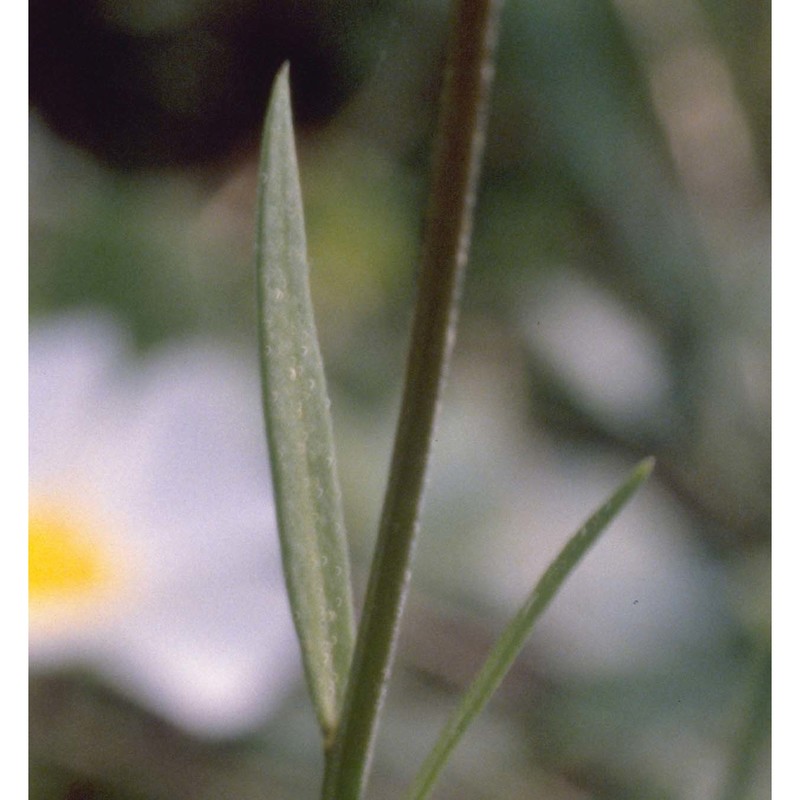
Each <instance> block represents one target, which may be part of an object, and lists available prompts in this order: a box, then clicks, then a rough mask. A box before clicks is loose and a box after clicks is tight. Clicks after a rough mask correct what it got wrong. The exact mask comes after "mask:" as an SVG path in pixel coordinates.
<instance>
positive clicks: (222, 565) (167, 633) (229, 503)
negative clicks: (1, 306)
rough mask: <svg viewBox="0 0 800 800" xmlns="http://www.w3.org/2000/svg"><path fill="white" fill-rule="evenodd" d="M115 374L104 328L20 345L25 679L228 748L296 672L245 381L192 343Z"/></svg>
mask: <svg viewBox="0 0 800 800" xmlns="http://www.w3.org/2000/svg"><path fill="white" fill-rule="evenodd" d="M125 358H126V352H125V340H124V337H123V335H122V333H121V331H120V330H119V328H118V327H117V326H116V325H114V324H113V322H112V321H111V320H109V319H108V318H106V317H98V316H87V315H84V316H70V317H63V318H58V319H54V320H51V321H49V322H46V323H44V324H39V325H36V326H34V327H33V329H32V330H31V334H30V350H29V372H30V385H29V406H30V417H29V421H30V506H29V508H30V510H29V520H30V522H29V560H30V565H29V618H30V635H29V643H30V658H31V666H32V668H33V669H34V670H49V669H57V668H59V667H65V666H74V665H80V666H84V667H87V668H89V669H91V670H93V671H94V672H95V673H96V674H97V675H98V676H100V677H102V678H103V679H105V680H106V681H107V682H109V683H111V684H113V685H115V686H116V687H118V688H119V689H120V690H121V691H122V692H124V693H125V694H127V695H128V696H130V697H131V698H132V699H134V700H136V701H138V702H139V703H140V704H141V705H142V706H144V707H146V708H148V709H149V710H151V711H154V712H156V713H157V714H160V715H162V716H163V717H165V718H166V719H169V720H170V721H172V722H173V723H175V724H176V725H178V726H180V727H182V728H184V729H185V730H188V731H189V732H192V733H195V734H200V735H210V736H233V735H238V734H241V733H244V732H246V731H247V730H248V729H251V728H253V727H255V726H257V725H259V724H260V723H261V722H263V721H264V719H265V718H266V716H267V715H268V714H269V712H270V711H271V710H273V709H274V708H275V707H276V705H277V704H278V703H279V702H280V701H281V700H282V699H283V698H284V697H285V695H286V694H287V692H288V691H289V690H290V688H291V687H292V686H293V685H294V682H295V679H296V678H297V677H298V674H299V669H300V667H299V657H298V650H297V644H296V639H295V634H294V629H293V626H292V621H291V616H290V613H289V608H288V603H287V600H286V595H285V588H284V583H283V577H282V573H281V566H280V555H279V548H278V539H277V532H276V527H275V515H274V508H273V503H272V498H271V494H270V491H269V469H268V466H267V455H266V446H265V443H264V433H263V423H262V422H261V419H260V413H259V400H258V398H259V389H258V381H257V374H254V370H251V369H248V368H247V367H246V366H245V365H244V364H243V363H242V362H241V361H240V360H239V359H238V358H237V355H236V354H235V353H231V352H228V351H225V350H223V349H221V348H220V347H219V346H215V345H211V344H208V343H195V344H192V345H185V346H182V347H177V346H175V347H173V348H170V349H166V350H163V351H162V352H161V353H160V354H158V355H154V356H150V357H148V358H147V359H145V360H142V361H140V362H138V363H135V362H132V361H131V360H130V359H129V360H128V361H127V362H126V360H125Z"/></svg>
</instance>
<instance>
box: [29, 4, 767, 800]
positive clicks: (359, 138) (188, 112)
mask: <svg viewBox="0 0 800 800" xmlns="http://www.w3.org/2000/svg"><path fill="white" fill-rule="evenodd" d="M447 13H448V9H447V4H446V3H445V2H443V0H412V1H411V2H406V3H399V2H396V0H340V1H339V2H333V1H332V0H300V1H298V0H291V1H290V0H271V1H270V2H267V0H224V1H223V2H219V0H217V1H216V2H210V0H170V2H164V1H163V0H137V2H135V3H125V4H120V3H115V2H110V1H109V0H70V1H69V2H54V0H31V2H30V5H29V24H30V50H29V52H30V61H29V69H30V108H31V111H30V127H29V133H30V217H29V219H30V275H29V286H30V289H29V292H30V294H29V297H30V313H31V323H32V324H33V325H35V324H36V323H37V322H39V321H44V320H46V319H48V318H50V317H51V316H52V315H54V314H56V313H59V312H62V311H64V310H73V309H81V310H83V309H87V308H92V309H102V310H103V311H104V312H107V313H111V314H113V315H114V316H115V317H116V318H117V319H118V320H119V321H120V323H121V324H123V325H125V326H126V327H127V328H128V329H129V330H131V331H132V332H133V335H134V338H135V342H136V346H137V347H138V348H139V349H140V351H141V352H142V353H147V352H149V351H151V350H154V349H157V348H159V347H162V346H164V345H167V344H170V343H175V342H179V341H182V340H183V339H185V338H186V337H187V336H189V335H193V334H197V333H199V332H202V333H203V334H204V335H206V336H210V337H214V338H215V339H217V340H219V341H220V342H224V343H225V344H226V346H231V347H235V348H237V349H238V350H240V351H243V352H245V353H246V354H247V356H248V357H249V358H250V359H251V362H252V368H253V370H254V371H255V370H257V360H256V347H255V339H256V326H255V300H254V276H253V266H252V259H251V256H252V247H253V246H252V235H253V215H254V202H255V190H256V177H257V152H258V140H259V135H260V128H261V125H262V121H263V115H264V110H265V106H266V98H267V95H268V91H269V87H270V84H271V80H272V78H273V76H274V73H275V71H276V69H277V67H278V66H279V65H280V64H281V63H282V62H283V61H284V60H287V59H288V60H289V61H290V62H291V76H292V85H293V93H294V98H293V99H294V103H295V111H296V115H297V130H298V148H299V160H300V170H301V177H302V182H303V190H304V196H305V204H306V217H307V219H306V221H307V226H308V235H309V251H310V259H311V270H312V272H311V281H312V292H313V297H314V302H315V307H316V313H317V323H318V329H319V334H320V340H321V347H322V350H323V355H324V358H325V366H326V372H327V375H328V381H329V390H330V393H331V397H332V401H333V405H332V409H333V416H334V427H335V433H336V438H337V446H338V458H339V469H340V477H341V480H342V483H343V492H344V498H345V511H346V517H347V522H348V528H349V534H350V538H351V550H352V556H353V560H354V569H355V575H354V579H355V582H356V589H357V596H358V597H360V596H361V594H360V593H361V590H362V589H363V586H364V583H365V578H366V575H365V573H366V570H367V568H368V565H369V557H370V553H371V547H372V543H373V541H374V535H375V530H376V526H377V517H378V514H379V509H380V502H381V497H382V491H383V487H384V482H385V476H386V471H387V467H388V460H389V448H390V444H391V439H392V436H393V433H394V423H395V418H396V413H397V409H398V402H399V393H400V380H401V377H402V371H403V369H402V367H403V363H404V358H405V350H406V345H407V332H408V327H409V321H410V315H411V309H412V302H413V298H414V277H415V270H416V260H417V252H418V248H419V239H420V233H421V227H422V218H423V212H424V206H425V193H426V186H427V180H428V171H429V159H430V145H431V136H432V132H433V128H434V123H435V114H436V102H437V98H438V92H439V88H440V81H441V73H442V66H443V58H444V47H445V34H446V27H447ZM770 58H771V56H770V5H769V3H768V2H766V0H726V2H719V0H669V2H656V0H589V1H588V2H587V1H586V0H584V1H583V2H577V0H538V2H523V0H507V2H506V7H505V11H504V17H503V22H502V27H501V37H500V42H499V50H498V68H497V80H496V87H495V93H494V97H493V102H492V114H491V119H490V124H489V131H488V145H487V151H486V159H485V165H484V170H483V180H482V187H481V191H480V196H479V203H478V209H477V219H476V227H475V233H474V240H473V249H472V257H471V262H470V266H469V270H468V278H467V283H466V287H465V296H464V306H463V313H462V317H461V323H460V329H459V338H458V343H457V348H456V354H455V361H454V364H453V368H452V372H451V374H450V377H449V381H448V386H447V390H446V395H445V403H444V407H443V416H442V423H441V426H440V429H439V433H438V436H437V442H436V450H435V453H434V461H433V466H432V476H431V480H430V483H429V495H428V500H427V505H426V512H425V516H424V520H423V530H422V536H421V541H420V546H419V549H418V555H417V569H416V572H415V576H414V580H413V584H412V593H411V598H410V603H409V609H408V615H407V617H406V621H405V625H404V628H403V634H402V639H401V645H400V652H399V656H398V663H397V668H396V670H395V675H394V678H393V682H392V686H391V690H390V694H389V697H388V701H387V708H386V714H385V717H384V723H383V727H382V729H381V733H380V740H379V745H378V750H377V754H376V762H375V773H374V777H373V780H372V784H371V795H370V796H372V797H381V798H393V797H399V796H400V795H401V792H402V790H403V788H404V787H405V786H406V785H407V784H408V782H409V780H410V778H411V777H412V776H413V774H414V772H415V770H416V768H417V766H418V765H419V763H420V762H421V759H422V758H423V756H424V755H425V753H426V751H427V749H428V748H429V747H430V745H431V744H432V742H433V740H434V738H435V735H436V733H437V731H438V729H439V728H440V727H441V725H442V724H443V722H444V720H445V719H446V716H447V714H448V712H449V710H450V709H451V708H452V707H453V706H454V704H455V701H456V698H457V697H458V695H459V693H460V691H461V690H462V689H463V688H464V687H465V686H466V685H467V684H468V682H469V681H470V679H471V677H472V676H473V675H474V673H475V672H476V670H477V669H478V667H479V665H480V664H481V663H482V659H483V657H484V655H485V653H486V652H487V649H488V648H489V647H490V645H491V643H492V642H493V641H494V638H495V637H496V636H497V634H498V633H499V631H500V630H501V628H502V626H503V624H504V622H505V620H506V619H508V617H509V616H510V614H511V613H513V611H514V610H515V608H516V607H517V606H518V605H519V603H521V601H522V600H523V598H524V597H525V595H526V593H527V591H528V590H529V588H530V587H531V586H532V584H533V583H534V581H535V580H536V579H537V578H538V576H539V575H540V573H541V572H542V570H543V569H544V568H545V567H546V566H547V564H548V563H549V560H550V559H551V558H552V557H553V556H554V555H555V553H556V552H557V551H558V548H559V546H560V545H561V544H562V543H563V542H564V541H565V540H566V539H567V537H568V536H569V535H571V533H572V532H573V531H574V530H575V529H576V528H577V527H578V525H580V523H581V522H582V521H583V520H584V518H585V517H586V516H587V515H588V514H589V513H590V512H591V511H592V510H593V508H594V507H595V506H597V505H598V504H599V503H601V502H602V501H603V500H604V498H605V496H606V495H607V494H608V493H609V492H610V491H611V490H612V489H613V487H614V486H615V485H616V484H617V483H618V482H619V480H620V479H621V478H622V476H623V475H624V474H625V473H626V472H627V471H628V470H629V469H630V468H631V467H632V466H633V465H634V464H635V462H636V461H637V460H638V459H639V458H641V457H642V456H644V455H647V454H650V453H652V454H655V456H656V457H657V470H656V473H655V476H654V479H652V480H651V482H650V484H649V485H648V486H647V487H646V489H645V490H644V491H643V492H642V493H641V495H640V496H639V497H637V499H636V500H635V502H634V503H633V504H632V505H631V506H630V508H629V509H627V510H626V511H625V512H624V513H623V515H622V516H621V518H620V519H619V520H618V521H617V522H616V523H615V524H614V526H613V527H612V528H611V529H610V531H609V533H608V534H607V536H606V537H605V538H604V539H602V540H601V542H600V543H599V545H598V546H597V547H596V548H595V550H593V551H592V552H591V553H590V554H589V556H588V557H587V558H586V560H585V562H584V563H583V564H582V565H581V567H580V568H579V569H578V570H577V571H576V573H575V574H574V576H572V577H571V578H570V581H569V584H568V585H567V586H566V587H565V589H564V591H563V593H562V594H561V595H560V596H559V597H558V598H557V599H556V601H555V602H554V604H553V605H552V607H551V608H550V609H549V610H548V612H547V614H546V616H545V618H544V619H543V620H542V623H541V625H540V626H539V627H538V628H537V629H536V631H535V633H534V635H533V637H532V639H531V641H530V643H529V645H528V646H527V647H526V649H525V651H524V653H523V656H522V657H521V659H520V661H519V662H518V664H517V665H516V666H515V667H514V668H513V669H512V671H511V673H510V675H509V677H508V679H507V680H506V682H505V683H504V685H503V687H502V689H501V691H500V692H499V694H498V695H497V696H496V698H495V699H494V700H493V702H492V704H491V706H490V707H489V709H488V710H487V711H486V712H485V713H484V714H483V715H482V716H481V717H480V719H479V721H478V722H477V723H476V725H475V727H474V729H473V730H472V732H471V733H470V734H469V735H468V737H467V738H466V739H465V740H464V742H463V744H462V746H461V747H460V749H459V750H458V751H457V752H456V755H455V756H454V759H453V761H452V763H451V765H450V767H449V768H448V770H447V771H446V773H445V775H444V777H443V779H442V781H441V784H440V788H439V789H438V793H437V794H436V796H437V797H440V798H442V799H443V800H445V799H446V798H454V799H455V798H460V799H461V800H473V798H474V799H475V800H479V799H481V798H487V799H488V798H501V797H502V798H536V797H542V798H548V800H562V799H563V800H573V799H574V800H578V799H579V798H602V799H603V800H605V799H606V798H607V799H608V800H622V799H624V798H631V799H633V798H636V799H637V800H651V799H652V800H655V799H656V798H659V799H660V798H664V800H673V799H674V800H690V799H692V800H693V799H695V798H696V799H697V800H700V798H720V800H723V798H733V797H741V798H748V800H759V799H763V798H767V797H769V794H770V792H769V785H770V784H769V711H768V705H769V655H768V653H769V640H770V609H769V598H770V185H769V176H770V166H771V165H770ZM30 697H31V705H30V764H31V772H30V787H31V788H30V796H31V797H33V798H41V800H50V798H54V799H55V798H63V797H65V796H68V795H69V796H71V797H74V798H77V797H97V798H119V799H120V800H128V799H129V798H130V799H133V798H137V799H138V798H152V799H153V800H160V799H161V798H164V800H183V799H185V800H204V798H209V800H211V798H221V797H237V798H239V800H248V799H249V798H253V799H254V800H255V798H302V797H315V796H316V794H317V792H318V786H319V780H320V774H321V773H320V768H321V758H320V755H319V742H318V740H317V738H318V737H317V733H316V729H315V727H314V720H313V712H312V710H311V706H310V703H309V701H308V700H307V698H306V696H305V693H304V689H303V686H302V680H301V677H300V676H299V675H298V680H297V689H296V691H295V692H294V693H292V694H291V696H290V697H289V699H288V700H287V701H286V702H285V703H284V704H283V706H282V707H281V709H280V710H279V712H277V713H275V714H273V715H272V716H270V718H268V719H264V720H263V724H262V725H260V726H259V727H258V729H257V730H256V731H255V732H253V731H248V732H247V733H243V734H242V735H241V736H233V737H227V738H225V739H220V738H204V737H202V736H198V735H189V734H188V733H186V732H184V731H182V730H181V729H180V728H179V727H177V726H173V725H172V724H171V723H170V721H169V720H165V719H159V718H158V717H157V716H155V715H153V714H150V713H149V712H146V711H144V710H143V709H140V708H138V707H137V706H136V705H135V704H133V703H131V702H129V701H128V700H126V699H123V698H122V697H120V696H118V695H117V693H116V692H115V690H114V687H113V686H110V685H106V684H105V683H103V682H102V681H98V680H96V679H95V678H94V677H93V676H92V675H91V674H88V675H86V674H83V673H81V674H80V675H76V674H73V673H72V672H54V671H52V670H50V671H47V672H40V671H37V670H35V669H34V671H33V673H32V676H31V695H30ZM743 753H744V755H743ZM750 763H752V764H753V765H754V766H753V769H752V770H751V771H748V769H747V768H746V767H747V765H748V764H750ZM737 770H741V777H739V776H738V773H737ZM745 773H747V775H746V776H745ZM731 776H733V777H731ZM729 784H730V785H729ZM731 786H732V787H733V788H731ZM737 792H738V793H737ZM70 793H71V794H70Z"/></svg>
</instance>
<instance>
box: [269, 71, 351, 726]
mask: <svg viewBox="0 0 800 800" xmlns="http://www.w3.org/2000/svg"><path fill="white" fill-rule="evenodd" d="M256 224H257V232H256V270H257V275H258V300H259V328H260V337H261V338H260V346H261V375H262V386H263V400H264V414H265V419H266V427H267V439H268V442H269V452H270V461H271V466H272V481H273V485H274V490H275V503H276V508H277V517H278V529H279V533H280V540H281V552H282V556H283V566H284V573H285V576H286V585H287V589H288V592H289V601H290V603H291V607H292V614H293V617H294V622H295V627H296V628H297V633H298V636H299V639H300V646H301V650H302V654H303V664H304V668H305V673H306V680H307V682H308V685H309V689H310V692H311V696H312V700H313V702H314V705H315V708H316V711H317V716H318V718H319V721H320V725H321V726H322V729H323V733H324V735H325V738H326V741H329V740H330V739H331V738H332V736H333V733H334V731H335V728H336V724H337V721H338V717H339V714H340V711H341V705H342V698H343V693H344V688H345V683H346V679H347V674H348V670H349V668H350V661H351V658H352V651H353V638H354V625H353V600H352V590H351V587H350V566H349V560H348V554H347V542H346V537H345V530H344V520H343V515H342V507H341V493H340V489H339V482H338V479H337V475H336V464H335V457H334V449H333V431H332V425H331V418H330V411H329V407H330V402H329V400H328V395H327V390H326V384H325V374H324V372H323V368H322V358H321V356H320V351H319V344H318V341H317V333H316V326H315V324H314V316H313V310H312V306H311V293H310V289H309V281H308V258H307V255H306V235H305V223H304V219H303V205H302V198H301V193H300V177H299V173H298V167H297V154H296V151H295V143H294V131H293V127H292V115H291V102H290V98H289V73H288V65H284V66H283V67H282V68H281V70H280V72H279V73H278V76H277V77H276V79H275V84H274V86H273V90H272V96H271V98H270V104H269V109H268V111H267V119H266V125H265V130H264V139H263V143H262V149H261V165H260V171H259V193H258V216H257V221H256Z"/></svg>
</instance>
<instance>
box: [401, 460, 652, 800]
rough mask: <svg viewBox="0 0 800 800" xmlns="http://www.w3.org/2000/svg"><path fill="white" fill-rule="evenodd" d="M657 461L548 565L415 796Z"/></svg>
mask: <svg viewBox="0 0 800 800" xmlns="http://www.w3.org/2000/svg"><path fill="white" fill-rule="evenodd" d="M653 464H654V461H653V459H652V458H647V459H645V460H644V461H642V462H641V463H640V464H639V465H638V466H637V467H636V469H634V470H633V472H632V473H631V474H630V476H629V477H628V479H627V480H626V481H625V482H624V483H623V484H622V485H621V486H620V487H619V489H617V491H616V492H615V493H614V494H613V495H612V496H611V498H610V499H609V500H608V501H607V502H606V503H605V504H604V505H603V506H601V507H600V508H599V509H598V510H597V511H595V513H594V514H593V515H592V516H591V517H590V518H589V520H588V521H587V522H586V523H584V525H583V527H581V528H580V530H579V531H578V532H577V533H576V534H575V535H574V536H573V537H572V538H571V539H570V540H569V541H568V542H567V544H566V546H565V547H564V549H563V550H562V551H561V552H560V553H559V555H558V556H557V557H556V559H555V561H553V563H552V564H551V565H550V566H549V567H548V568H547V571H546V572H545V573H544V575H542V577H541V578H540V580H539V582H538V583H537V584H536V586H535V587H534V589H533V591H532V592H531V593H530V595H529V596H528V599H527V600H526V601H525V604H524V605H523V606H522V608H521V609H520V610H519V611H518V612H517V614H516V616H515V617H514V618H513V619H512V620H511V622H510V623H509V624H508V626H507V627H506V629H505V630H504V631H503V633H502V635H501V636H500V638H499V639H498V641H497V643H496V644H495V646H494V648H492V650H491V652H490V653H489V655H488V657H487V659H486V661H485V663H484V665H483V667H482V668H481V671H480V672H479V673H478V676H477V677H476V678H475V680H474V681H473V682H472V685H471V686H470V687H469V689H467V691H466V693H465V694H464V696H463V698H462V700H461V702H460V704H459V706H458V708H457V709H456V710H455V712H454V713H453V715H452V716H451V717H450V720H449V721H448V723H447V724H446V725H445V727H444V730H443V731H442V733H441V735H440V736H439V739H438V741H437V742H436V744H435V746H434V748H433V750H431V752H430V754H429V755H428V757H427V758H426V759H425V762H424V763H423V765H422V768H421V769H420V771H419V774H418V775H417V777H416V779H415V780H414V783H413V785H412V787H411V790H410V791H409V794H408V797H409V798H410V799H412V798H413V800H423V798H426V797H428V795H429V794H430V791H431V789H432V788H433V785H434V783H435V782H436V779H437V778H438V777H439V773H440V772H441V770H442V768H443V767H444V765H445V764H446V762H447V759H448V758H449V757H450V754H451V753H452V751H453V749H454V748H455V746H456V745H457V744H458V742H459V741H460V740H461V737H462V736H463V735H464V733H465V731H466V730H467V728H468V727H469V725H470V723H471V722H472V721H473V720H474V719H475V717H476V716H477V715H478V714H479V713H480V711H481V710H482V709H483V707H484V706H485V705H486V703H487V702H488V701H489V699H490V698H491V696H492V695H493V694H494V692H495V690H496V689H497V687H498V686H499V685H500V683H501V681H502V680H503V678H504V677H505V675H506V673H507V672H508V670H509V669H510V668H511V665H512V664H513V663H514V660H515V659H516V657H517V656H518V655H519V652H520V650H521V649H522V646H523V644H524V643H525V640H526V639H527V638H528V636H529V634H530V632H531V629H532V628H533V625H534V623H535V622H536V620H537V619H538V618H539V616H540V615H541V613H542V612H543V611H544V609H545V608H546V607H547V606H548V604H549V603H550V601H551V600H552V599H553V597H554V596H555V594H556V592H557V591H558V590H559V589H560V588H561V584H562V583H563V582H564V580H565V579H566V578H567V576H568V575H569V574H570V573H571V572H572V570H573V569H574V568H575V566H576V565H577V564H578V562H579V561H580V559H581V558H582V556H583V555H584V554H585V553H586V551H587V550H588V549H589V547H591V545H592V544H593V543H594V542H595V541H596V540H597V538H598V536H599V535H600V534H601V533H602V532H603V530H604V529H605V528H606V526H607V525H608V524H609V523H610V522H611V520H612V519H614V517H615V516H616V515H617V514H618V513H619V511H620V510H621V509H622V507H623V506H624V505H625V503H627V502H628V500H629V499H630V498H631V496H632V495H633V493H634V492H635V491H636V490H637V489H638V488H639V486H641V484H642V483H644V481H645V480H647V478H648V476H649V475H650V473H651V472H652V470H653Z"/></svg>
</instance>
